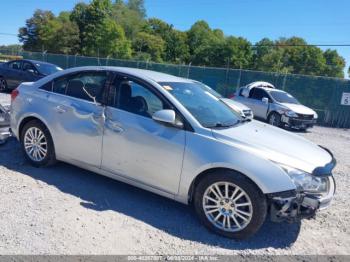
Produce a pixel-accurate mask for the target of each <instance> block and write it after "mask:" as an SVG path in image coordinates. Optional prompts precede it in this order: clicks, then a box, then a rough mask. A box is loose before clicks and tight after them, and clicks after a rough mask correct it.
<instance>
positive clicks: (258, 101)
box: [247, 87, 271, 120]
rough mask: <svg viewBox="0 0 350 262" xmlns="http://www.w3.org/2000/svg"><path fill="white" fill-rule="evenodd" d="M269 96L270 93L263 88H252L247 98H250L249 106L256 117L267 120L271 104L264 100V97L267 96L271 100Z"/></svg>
mask: <svg viewBox="0 0 350 262" xmlns="http://www.w3.org/2000/svg"><path fill="white" fill-rule="evenodd" d="M269 97H270V96H269V95H268V93H267V92H266V91H265V90H263V89H261V88H257V87H255V88H253V89H252V90H250V93H249V98H248V99H247V100H249V102H248V103H249V104H248V106H249V107H250V108H251V109H252V110H253V113H254V117H257V118H260V119H264V120H266V118H267V111H268V108H269V104H268V103H265V102H263V101H262V99H263V98H267V99H268V100H269V101H271V99H270V98H269Z"/></svg>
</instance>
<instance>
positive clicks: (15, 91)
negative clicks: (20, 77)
mask: <svg viewBox="0 0 350 262" xmlns="http://www.w3.org/2000/svg"><path fill="white" fill-rule="evenodd" d="M18 95H19V91H18V90H17V89H14V90H13V91H12V92H11V102H13V101H14V100H15V99H16V97H17V96H18Z"/></svg>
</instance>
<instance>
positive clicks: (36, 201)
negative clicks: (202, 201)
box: [0, 127, 350, 255]
mask: <svg viewBox="0 0 350 262" xmlns="http://www.w3.org/2000/svg"><path fill="white" fill-rule="evenodd" d="M299 135H303V136H306V137H307V138H308V139H310V140H312V141H314V142H315V143H318V144H321V145H323V146H326V147H328V148H329V149H331V150H332V151H333V152H334V154H335V156H336V158H337V160H338V165H337V167H336V169H335V179H336V182H337V193H336V196H335V199H334V201H333V205H332V206H331V207H330V208H329V209H327V210H324V211H322V212H320V213H319V214H318V216H317V218H316V219H313V220H304V221H302V222H301V223H297V224H286V223H283V224H274V223H270V222H266V223H265V224H264V225H263V227H262V229H261V230H260V231H259V233H258V234H257V235H255V236H254V237H252V238H251V239H249V240H246V241H242V242H235V241H232V240H228V239H225V238H222V237H219V236H216V235H214V234H212V233H210V232H208V231H207V230H206V229H205V228H204V227H203V226H201V225H200V223H199V222H198V220H197V219H196V217H195V215H194V213H193V212H192V210H191V209H190V208H189V207H187V206H184V205H182V204H179V203H176V202H174V201H171V200H168V199H166V198H163V197H160V196H157V195H154V194H152V193H149V192H146V191H143V190H140V189H137V188H134V187H132V186H129V185H126V184H123V183H120V182H117V181H114V180H111V179H109V178H105V177H103V176H99V175H96V174H93V173H91V172H88V171H84V170H82V169H79V168H77V167H74V166H71V165H68V164H64V163H59V164H58V165H56V166H54V167H51V168H34V167H31V166H30V165H29V164H28V163H27V162H26V161H25V160H24V158H23V156H22V153H21V151H20V148H19V144H18V143H17V141H15V140H14V139H10V140H9V141H8V143H7V144H5V145H3V146H0V203H1V204H0V254H168V255H169V254H176V255H181V254H192V255H193V254H216V255H218V254H241V255H248V254H264V255H267V254H268V255H275V254H303V255H305V254H328V255H335V254H350V231H349V227H350V202H349V197H348V195H349V192H350V178H349V176H348V174H349V173H350V147H349V145H350V131H349V130H341V129H331V128H323V127H315V128H313V129H312V130H311V131H310V132H308V133H300V134H299Z"/></svg>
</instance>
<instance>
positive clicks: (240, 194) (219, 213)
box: [203, 182, 253, 232]
mask: <svg viewBox="0 0 350 262" xmlns="http://www.w3.org/2000/svg"><path fill="white" fill-rule="evenodd" d="M203 210H204V213H205V215H206V217H207V219H208V220H209V221H210V223H211V224H213V225H214V226H215V227H217V228H219V229H221V230H224V231H227V232H238V231H241V230H243V229H244V228H245V227H246V226H247V225H248V224H249V223H250V221H251V219H252V216H253V206H252V202H251V200H250V198H249V196H248V194H247V193H246V192H245V191H244V190H243V189H242V188H240V187H239V186H237V185H235V184H233V183H231V182H216V183H214V184H212V185H210V186H209V187H208V188H207V189H206V190H205V192H204V195H203Z"/></svg>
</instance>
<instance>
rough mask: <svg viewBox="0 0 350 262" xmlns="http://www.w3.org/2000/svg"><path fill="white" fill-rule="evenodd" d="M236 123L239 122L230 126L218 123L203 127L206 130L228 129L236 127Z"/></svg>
mask: <svg viewBox="0 0 350 262" xmlns="http://www.w3.org/2000/svg"><path fill="white" fill-rule="evenodd" d="M237 123H239V121H238V122H236V123H232V124H223V123H221V122H218V123H215V124H214V125H206V126H205V127H206V128H228V127H232V126H234V125H236V124H237Z"/></svg>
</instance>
